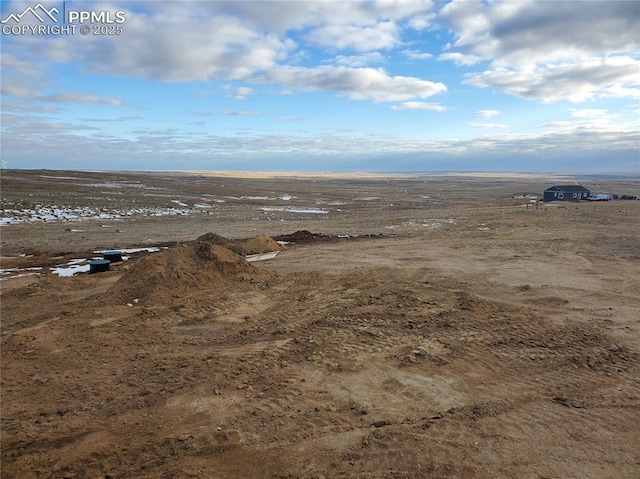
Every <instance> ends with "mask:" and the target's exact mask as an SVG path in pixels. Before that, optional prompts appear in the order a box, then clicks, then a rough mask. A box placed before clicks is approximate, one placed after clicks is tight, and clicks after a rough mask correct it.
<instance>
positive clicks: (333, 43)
mask: <svg viewBox="0 0 640 479" xmlns="http://www.w3.org/2000/svg"><path fill="white" fill-rule="evenodd" d="M399 35H400V29H399V28H398V25H397V24H396V23H395V22H392V21H383V22H379V23H376V24H375V25H349V24H345V25H339V24H329V25H323V26H321V27H318V28H316V29H314V30H312V31H311V32H310V33H309V34H308V35H307V37H306V38H307V40H308V41H310V42H311V43H313V44H315V45H318V46H321V47H324V48H329V49H333V48H336V49H339V50H345V49H353V50H356V51H359V52H368V51H372V50H380V49H390V48H393V47H395V46H397V45H398V44H399V43H400V37H399Z"/></svg>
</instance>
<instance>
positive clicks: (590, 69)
mask: <svg viewBox="0 0 640 479" xmlns="http://www.w3.org/2000/svg"><path fill="white" fill-rule="evenodd" d="M639 71H640V61H638V60H635V59H633V58H630V57H610V58H603V59H599V58H594V59H591V60H589V61H582V62H577V63H563V64H560V65H554V64H551V65H546V66H540V67H537V68H535V69H533V70H528V71H520V70H513V69H506V68H495V69H493V70H487V71H485V72H482V73H473V74H468V75H466V78H465V80H464V83H466V84H469V85H473V86H477V87H498V88H501V89H502V90H504V91H505V92H506V93H509V94H511V95H515V96H519V97H521V98H530V99H538V100H542V101H544V102H546V103H554V102H559V101H571V102H582V101H585V100H588V99H591V98H595V97H607V96H630V97H633V98H640V88H639V86H640V76H639V74H638V72H639ZM620 84H626V85H629V86H628V87H626V88H624V90H621V89H620V88H617V86H619V85H620Z"/></svg>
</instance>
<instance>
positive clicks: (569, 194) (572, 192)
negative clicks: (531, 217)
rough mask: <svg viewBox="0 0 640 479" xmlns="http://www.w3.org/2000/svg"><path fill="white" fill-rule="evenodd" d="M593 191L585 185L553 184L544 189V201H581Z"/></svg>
mask: <svg viewBox="0 0 640 479" xmlns="http://www.w3.org/2000/svg"><path fill="white" fill-rule="evenodd" d="M590 194H591V192H590V191H589V190H588V189H586V188H585V187H584V186H579V185H563V186H552V187H551V188H547V189H546V190H544V197H543V198H542V201H580V200H586V199H587V198H589V195H590Z"/></svg>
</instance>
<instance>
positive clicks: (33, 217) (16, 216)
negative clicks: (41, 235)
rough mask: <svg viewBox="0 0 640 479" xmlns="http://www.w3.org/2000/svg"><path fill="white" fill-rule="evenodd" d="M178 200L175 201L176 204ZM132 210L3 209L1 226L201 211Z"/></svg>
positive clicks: (115, 218)
mask: <svg viewBox="0 0 640 479" xmlns="http://www.w3.org/2000/svg"><path fill="white" fill-rule="evenodd" d="M175 201H177V200H174V202H175ZM181 205H184V206H185V207H183V208H131V209H113V210H111V209H109V210H107V209H105V208H91V207H88V206H85V207H76V208H69V207H62V206H43V205H36V206H35V207H34V208H25V209H9V208H7V209H2V210H0V226H6V225H12V224H18V223H36V222H49V221H59V220H64V221H83V220H91V219H102V220H117V219H121V218H127V217H132V216H172V215H183V216H186V215H190V214H193V213H194V212H195V211H201V209H202V208H201V209H200V210H196V209H191V208H188V205H186V204H184V203H181Z"/></svg>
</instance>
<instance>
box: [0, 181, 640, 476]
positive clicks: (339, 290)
mask: <svg viewBox="0 0 640 479" xmlns="http://www.w3.org/2000/svg"><path fill="white" fill-rule="evenodd" d="M579 181H580V184H583V185H584V186H586V187H587V188H589V189H590V190H592V192H594V193H595V192H600V191H602V192H608V193H614V194H618V195H621V194H626V195H638V194H639V193H640V184H639V183H638V181H631V180H622V179H611V178H609V179H596V178H582V179H579ZM0 182H1V183H0V188H1V190H0V192H1V195H2V203H1V205H0V223H1V224H2V226H0V243H1V247H2V251H1V255H2V256H1V264H0V273H1V274H0V280H2V281H0V288H1V289H0V301H1V303H0V305H1V311H0V312H1V328H0V332H1V336H0V338H1V346H2V351H1V361H2V362H1V369H2V379H1V399H2V403H1V419H2V423H1V425H2V431H1V446H2V450H1V456H0V459H1V467H2V469H1V476H2V478H20V479H22V478H27V479H29V478H67V479H70V478H77V479H83V478H91V479H94V478H103V479H106V478H112V479H116V478H149V479H151V478H167V479H168V478H225V479H226V478H229V479H235V478H282V479H285V478H286V479H293V478H306V479H311V478H362V479H364V478H378V479H383V478H384V479H396V478H460V479H462V478H537V479H542V478H581V479H583V478H599V479H600V478H611V479H614V478H615V479H619V478H637V477H640V448H639V447H638V445H639V444H640V428H638V424H639V423H640V314H639V312H640V294H639V293H638V292H639V291H640V201H631V200H629V201H623V200H615V201H608V202H580V203H535V202H532V199H534V198H532V196H537V197H538V199H539V198H540V197H541V196H542V191H543V190H544V189H545V188H547V187H549V186H552V185H554V184H573V183H574V181H573V179H568V178H544V177H535V176H526V175H521V176H516V177H506V176H505V177H498V176H496V177H487V176H482V177H477V176H473V175H467V176H463V175H459V176H428V175H415V176H408V175H405V176H402V177H400V176H397V177H393V176H389V177H375V176H367V177H365V176H356V175H353V176H350V177H340V176H337V175H334V176H324V177H322V176H318V177H314V176H310V175H307V176H304V177H303V176H300V177H296V176H277V175H276V176H271V177H269V176H267V175H263V176H262V177H259V178H250V177H246V176H245V177H242V176H240V175H236V176H222V175H213V174H207V173H204V172H202V173H197V174H192V173H178V172H176V173H104V172H77V171H74V172H70V171H64V172H63V171H49V170H47V171H35V170H34V171H19V170H3V171H2V174H1V176H0ZM276 241H279V243H278V242H276ZM141 248H151V249H150V251H148V250H141ZM106 249H118V250H123V251H129V252H128V253H126V254H124V253H123V254H124V256H125V261H122V262H118V263H114V264H113V265H112V267H111V270H110V271H108V272H105V273H98V274H88V273H86V272H78V273H77V274H75V275H73V276H63V275H58V274H56V273H60V272H61V271H66V272H67V274H68V273H69V271H72V269H71V270H70V269H69V268H74V267H84V266H86V261H83V260H86V259H89V258H91V257H100V256H101V255H100V254H99V253H97V252H98V251H101V250H106ZM273 250H279V253H278V255H277V256H276V257H275V258H273V259H270V260H267V261H260V262H248V261H247V260H246V255H248V254H252V253H261V252H267V251H273ZM56 268H62V269H56ZM65 268H67V269H65ZM78 271H85V269H78ZM61 274H65V273H61Z"/></svg>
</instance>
